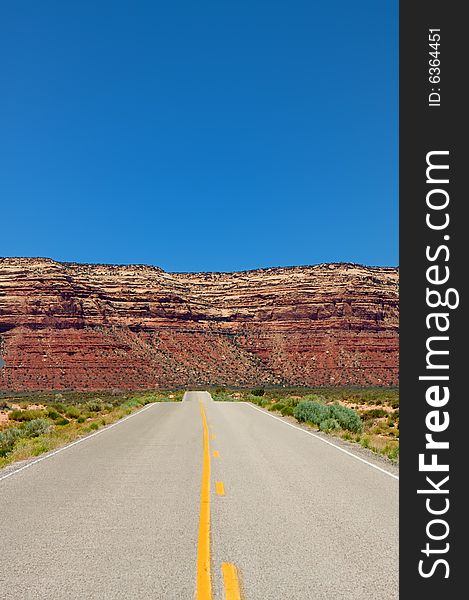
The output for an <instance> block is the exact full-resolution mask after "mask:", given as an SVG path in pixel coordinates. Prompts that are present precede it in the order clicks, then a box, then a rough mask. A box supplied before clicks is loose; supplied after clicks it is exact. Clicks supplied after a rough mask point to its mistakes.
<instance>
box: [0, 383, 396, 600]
mask: <svg viewBox="0 0 469 600" xmlns="http://www.w3.org/2000/svg"><path fill="white" fill-rule="evenodd" d="M370 462H371V463H372V464H373V461H372V460H371V461H370ZM372 464H367V463H366V462H363V461H361V460H358V459H357V458H355V457H354V456H350V455H349V454H346V453H344V452H342V451H340V450H339V449H337V448H335V447H333V446H331V445H328V444H325V443H324V442H323V441H322V440H319V439H317V438H315V437H313V436H311V435H308V434H306V433H305V432H304V431H303V430H298V429H295V428H293V427H291V426H289V425H288V424H287V423H286V422H284V421H282V420H280V419H276V418H274V417H273V416H272V415H271V414H270V413H266V412H264V411H260V410H258V409H256V407H254V406H252V405H250V404H245V403H230V402H213V401H212V400H211V398H210V395H209V394H207V393H205V392H189V393H187V394H186V395H185V398H184V401H183V402H182V403H174V404H170V403H168V404H166V403H164V404H154V405H150V406H148V407H146V408H145V409H144V410H142V411H141V412H139V413H137V414H135V415H132V417H131V418H129V419H127V420H126V421H123V422H119V424H118V425H116V426H115V427H113V428H110V429H107V430H101V432H99V435H96V436H94V437H93V438H90V439H86V440H84V441H83V442H82V443H80V444H77V445H75V446H72V447H68V448H65V449H64V450H63V451H61V452H59V453H58V454H55V455H53V456H51V457H49V458H46V459H45V460H42V461H41V462H38V463H36V464H33V465H32V466H31V467H30V468H27V469H25V470H23V471H20V472H17V473H15V474H13V475H12V476H10V477H8V478H6V479H3V480H2V479H1V477H2V474H1V472H0V506H1V515H0V545H1V563H0V598H2V599H3V598H5V599H7V598H8V599H10V598H11V599H15V600H16V599H18V600H23V599H28V600H29V599H31V600H32V599H37V598H41V599H57V598H64V599H75V598H76V599H79V598H80V599H81V598H93V599H95V598H96V599H98V598H99V599H111V598H112V599H120V598H122V599H123V598H125V599H129V598H132V599H140V598H141V599H147V598H148V599H150V598H152V599H153V600H155V599H157V600H158V599H161V600H166V599H168V600H172V599H175V600H176V599H181V600H183V599H187V600H193V598H194V597H196V596H195V595H196V594H198V596H197V597H198V600H210V599H211V598H213V599H214V600H218V599H220V600H221V599H223V598H227V600H238V598H239V597H240V596H241V598H243V599H244V600H270V599H272V600H274V599H275V600H279V599H283V600H287V599H291V600H302V599H305V600H309V599H310V598H311V599H315V600H335V599H342V598H343V599H345V598H347V599H348V600H355V599H356V600H358V599H360V600H368V599H374V598H376V599H378V598H379V599H380V600H391V599H397V598H398V481H397V480H396V479H395V477H393V476H392V473H389V474H388V473H386V472H384V471H382V470H379V469H376V468H373V466H372ZM378 466H381V468H382V465H378ZM385 470H386V469H385ZM238 592H239V593H238Z"/></svg>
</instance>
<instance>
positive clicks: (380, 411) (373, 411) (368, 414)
mask: <svg viewBox="0 0 469 600" xmlns="http://www.w3.org/2000/svg"><path fill="white" fill-rule="evenodd" d="M387 416H388V412H387V411H386V410H384V408H370V409H368V410H365V411H363V412H362V417H363V418H364V419H379V418H381V417H387Z"/></svg>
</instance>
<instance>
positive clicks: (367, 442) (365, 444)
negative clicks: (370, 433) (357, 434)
mask: <svg viewBox="0 0 469 600" xmlns="http://www.w3.org/2000/svg"><path fill="white" fill-rule="evenodd" d="M360 444H361V446H363V448H369V447H370V438H368V437H362V439H361V440H360Z"/></svg>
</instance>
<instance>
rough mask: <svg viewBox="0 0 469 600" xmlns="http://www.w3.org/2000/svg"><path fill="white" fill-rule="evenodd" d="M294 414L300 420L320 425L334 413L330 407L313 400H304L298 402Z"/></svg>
mask: <svg viewBox="0 0 469 600" xmlns="http://www.w3.org/2000/svg"><path fill="white" fill-rule="evenodd" d="M293 415H294V416H295V418H296V419H297V420H298V421H300V422H306V421H308V422H310V423H314V424H315V425H319V423H321V422H322V421H325V420H326V419H328V418H329V417H331V416H332V415H331V414H330V410H329V407H328V406H326V405H325V404H321V403H319V402H315V401H313V400H302V401H301V402H299V403H298V404H297V406H296V407H295V410H294V411H293Z"/></svg>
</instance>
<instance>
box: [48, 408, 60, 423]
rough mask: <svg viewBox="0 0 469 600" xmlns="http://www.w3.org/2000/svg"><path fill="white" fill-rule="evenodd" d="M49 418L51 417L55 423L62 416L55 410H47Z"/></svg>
mask: <svg viewBox="0 0 469 600" xmlns="http://www.w3.org/2000/svg"><path fill="white" fill-rule="evenodd" d="M47 416H48V417H49V419H52V420H53V421H55V420H56V419H60V414H59V413H58V412H57V411H55V410H54V409H53V408H49V409H48V410H47Z"/></svg>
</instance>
